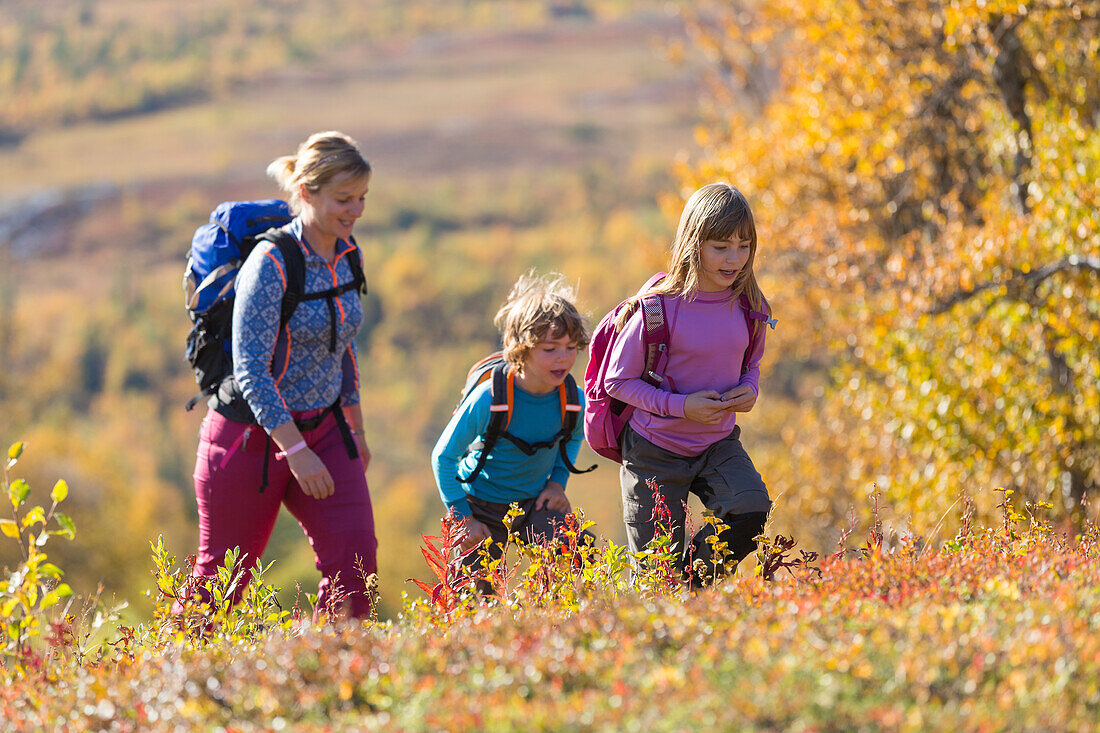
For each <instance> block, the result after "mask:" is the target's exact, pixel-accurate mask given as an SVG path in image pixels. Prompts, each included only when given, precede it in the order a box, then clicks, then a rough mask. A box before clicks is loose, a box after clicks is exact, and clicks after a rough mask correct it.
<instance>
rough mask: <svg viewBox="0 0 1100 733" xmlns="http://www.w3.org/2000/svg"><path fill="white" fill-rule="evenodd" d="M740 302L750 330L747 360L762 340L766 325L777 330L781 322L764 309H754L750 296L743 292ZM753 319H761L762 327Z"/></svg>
mask: <svg viewBox="0 0 1100 733" xmlns="http://www.w3.org/2000/svg"><path fill="white" fill-rule="evenodd" d="M738 303H739V304H740V305H741V309H742V310H743V311H744V313H745V326H746V328H748V330H749V346H748V348H747V349H746V350H745V355H746V361H747V360H748V358H747V357H748V355H749V354H751V353H752V352H754V351H756V345H757V344H758V343H759V342H760V336H761V334H762V333H763V330H762V329H763V328H764V327H765V326H771V328H772V330H775V325H776V324H777V323H779V320H778V319H776V318H770V317H768V314H767V313H765V312H762V311H758V310H754V309H753V307H752V304H751V303H750V302H749V296H747V295H745V294H744V293H741V298H740V299H739V301H738ZM753 321H759V322H760V327H759V328H757V327H756V326H755V325H754V324H753Z"/></svg>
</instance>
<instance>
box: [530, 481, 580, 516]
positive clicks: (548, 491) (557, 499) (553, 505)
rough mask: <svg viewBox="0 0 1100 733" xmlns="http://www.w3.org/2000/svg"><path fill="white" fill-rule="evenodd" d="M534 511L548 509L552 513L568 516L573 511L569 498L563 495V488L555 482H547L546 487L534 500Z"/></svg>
mask: <svg viewBox="0 0 1100 733" xmlns="http://www.w3.org/2000/svg"><path fill="white" fill-rule="evenodd" d="M535 509H539V510H542V509H549V510H550V511H554V512H562V513H563V514H568V513H569V512H570V511H572V510H573V506H572V505H571V504H570V503H569V498H568V497H567V496H566V495H565V487H564V486H562V485H561V484H559V483H558V482H557V481H547V482H546V486H545V487H544V488H543V490H542V491H541V492H539V496H538V498H537V499H535Z"/></svg>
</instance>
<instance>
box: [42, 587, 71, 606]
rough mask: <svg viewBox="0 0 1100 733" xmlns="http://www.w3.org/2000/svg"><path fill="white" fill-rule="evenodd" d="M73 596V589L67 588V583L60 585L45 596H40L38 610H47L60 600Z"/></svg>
mask: <svg viewBox="0 0 1100 733" xmlns="http://www.w3.org/2000/svg"><path fill="white" fill-rule="evenodd" d="M72 594H73V589H72V588H70V587H69V584H68V583H62V584H61V585H59V586H57V587H56V588H54V589H53V590H51V591H50V592H49V593H47V594H46V595H44V596H42V605H41V606H40V608H49V607H50V606H52V605H54V604H55V603H57V602H58V601H60V600H61V599H62V598H68V597H69V596H71V595H72Z"/></svg>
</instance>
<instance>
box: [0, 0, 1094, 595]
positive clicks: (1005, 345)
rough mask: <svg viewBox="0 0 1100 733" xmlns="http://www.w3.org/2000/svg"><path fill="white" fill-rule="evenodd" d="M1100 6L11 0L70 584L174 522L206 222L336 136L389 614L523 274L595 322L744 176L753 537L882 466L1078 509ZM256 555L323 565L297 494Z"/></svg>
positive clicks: (171, 530)
mask: <svg viewBox="0 0 1100 733" xmlns="http://www.w3.org/2000/svg"><path fill="white" fill-rule="evenodd" d="M1098 18H1100V8H1098V7H1097V4H1096V3H1095V2H1091V3H1090V2H1074V1H1072V0H1070V1H1069V2H1065V3H1055V4H1051V3H1045V2H1031V1H1026V2H1015V1H1014V2H1011V3H1009V2H1005V1H1002V0H953V1H952V2H941V1H940V0H913V1H912V2H907V3H901V4H881V5H880V4H870V5H869V4H866V3H860V2H856V1H855V0H822V2H820V3H815V4H814V5H813V6H812V7H810V6H805V5H804V4H803V3H802V2H801V0H771V1H768V2H765V1H764V0H759V1H758V0H742V1H741V2H737V3H731V2H712V1H710V0H707V1H705V2H703V1H700V2H693V3H676V2H658V1H653V2H650V1H649V0H638V1H633V2H627V1H626V0H623V1H621V2H620V1H617V0H572V1H569V0H560V1H551V0H461V1H460V0H455V1H454V2H432V1H431V0H403V1H402V0H356V1H354V2H353V1H352V0H296V1H295V2H289V1H287V0H268V1H267V2H258V1H255V0H235V1H232V2H231V1H230V0H202V1H199V0H174V1H173V2H161V1H160V0H78V1H76V2H71V1H63V0H35V1H31V0H6V2H4V3H3V4H2V5H0V102H2V104H0V171H3V173H4V175H3V176H0V364H2V365H3V366H2V369H0V439H3V440H6V441H7V442H8V443H10V442H13V441H15V440H25V441H26V442H27V443H28V445H29V446H30V450H28V452H27V454H26V457H25V458H24V460H23V461H22V462H21V463H20V470H21V471H23V475H25V476H26V477H27V478H28V479H29V480H30V482H31V484H32V486H34V487H36V488H38V489H39V490H45V488H46V487H48V486H50V485H52V483H53V481H54V480H56V479H57V478H60V477H63V478H65V479H66V480H67V481H68V483H69V485H70V487H71V489H72V490H71V494H70V498H69V500H68V502H67V504H68V505H70V507H71V510H72V514H73V515H74V518H75V520H76V524H77V528H78V534H77V539H76V542H74V543H73V544H72V547H70V548H58V549H57V550H56V552H57V554H58V557H57V558H56V559H57V561H58V564H59V565H61V566H62V567H64V568H65V569H66V571H67V578H68V580H69V582H70V583H71V585H72V586H73V587H74V589H76V590H77V591H78V592H84V593H89V592H94V590H95V588H96V586H97V585H98V584H99V583H102V584H103V586H104V588H105V590H104V593H105V595H107V596H108V597H110V596H111V595H115V596H118V597H120V598H126V599H129V600H130V601H131V602H132V603H133V604H134V606H135V608H136V612H137V613H139V614H140V613H142V612H143V610H144V608H145V606H143V603H144V602H143V600H142V599H141V597H140V594H141V591H142V590H144V589H146V588H149V587H150V585H151V583H150V579H149V577H148V570H149V560H148V554H149V553H148V542H149V540H150V539H153V538H155V537H156V536H157V535H158V534H163V535H165V538H166V540H167V542H168V545H169V547H171V548H172V549H173V551H174V552H176V553H177V554H179V555H186V554H188V553H191V552H193V551H194V548H195V542H196V538H197V529H196V523H195V516H194V513H195V509H194V497H193V491H192V488H191V479H190V474H191V470H192V467H193V462H194V449H195V443H196V434H197V431H198V426H199V422H200V420H201V410H196V411H195V412H191V413H188V412H185V411H184V410H183V405H184V403H185V402H186V401H187V399H188V398H189V397H190V396H191V395H192V394H193V393H194V391H195V390H194V382H193V380H192V378H191V374H190V372H189V371H188V369H187V365H186V363H185V362H184V361H183V358H182V345H183V340H184V336H185V334H186V333H187V330H188V325H189V324H188V320H187V317H186V314H185V312H184V309H183V303H182V291H181V290H180V281H181V277H182V271H183V266H184V260H185V256H186V251H187V247H188V244H189V241H190V237H191V234H192V232H193V231H194V229H195V227H196V226H198V225H199V224H201V223H202V222H204V221H205V220H206V217H207V216H208V214H209V211H210V210H211V209H212V208H213V207H214V206H215V205H216V204H217V203H218V202H220V201H222V200H225V199H230V198H237V199H247V198H266V197H269V196H274V195H277V190H276V188H275V186H274V184H273V182H271V181H270V180H268V179H266V178H265V177H264V174H263V171H264V169H265V167H266V164H267V163H268V162H269V161H270V160H272V159H273V158H275V157H277V156H279V155H283V154H286V153H288V152H292V151H293V150H294V149H295V147H296V146H297V144H298V143H299V142H300V141H301V140H303V139H304V138H305V137H306V136H307V135H308V134H309V133H311V132H313V131H316V130H320V129H339V130H342V131H344V132H347V133H349V134H351V135H352V136H353V137H355V138H356V139H357V140H358V141H359V142H360V144H361V146H362V149H363V150H364V152H365V154H366V155H367V157H368V158H369V159H370V161H371V163H372V164H373V166H374V168H375V176H374V179H373V180H372V185H371V193H370V195H369V197H368V200H367V209H366V213H365V215H364V217H363V219H362V220H361V222H360V224H359V225H358V227H357V237H358V240H359V242H360V244H361V245H362V247H363V249H364V255H365V264H366V271H367V275H368V280H369V283H370V295H369V296H368V297H367V300H366V303H365V306H366V310H367V314H368V318H367V324H366V327H365V328H364V329H363V332H362V334H361V336H360V344H359V346H360V353H361V355H362V358H361V368H362V372H363V373H362V383H363V385H364V390H363V391H364V407H365V413H366V421H367V430H368V440H369V442H370V445H371V448H372V451H373V454H374V460H373V462H372V464H371V469H370V472H369V476H368V478H369V481H370V484H371V490H372V496H373V499H374V503H375V512H376V521H377V524H378V527H379V539H380V550H379V561H380V571H381V581H382V593H383V602H384V609H383V612H384V613H386V614H392V613H394V612H395V610H396V609H397V608H398V607H399V604H398V601H399V599H400V594H401V593H402V591H403V590H406V589H408V588H409V586H408V585H407V584H405V583H404V580H405V579H406V578H408V577H410V576H414V575H423V570H422V562H421V561H420V559H419V553H417V552H416V551H415V547H416V546H417V544H418V538H419V534H420V533H424V532H434V531H436V530H437V529H438V518H439V516H440V513H441V504H440V502H439V499H438V497H437V495H436V491H435V488H434V484H433V481H432V478H431V472H430V469H429V466H428V453H429V451H430V448H431V445H432V444H433V442H434V440H435V439H436V437H437V436H438V434H439V431H440V430H441V429H442V427H443V425H444V424H445V422H446V420H447V418H448V417H449V415H450V412H451V409H452V407H453V405H454V402H455V400H456V398H457V392H458V388H459V386H460V384H461V381H462V378H463V377H464V375H465V372H466V369H467V368H468V366H469V364H470V363H472V362H473V361H474V360H476V359H477V358H479V357H480V356H481V355H483V354H484V353H486V352H488V351H489V350H491V349H493V348H494V346H495V333H494V331H493V329H492V326H491V317H492V314H493V313H494V312H495V309H496V307H497V305H498V304H499V302H500V301H501V300H502V299H503V297H504V296H505V295H506V293H507V291H508V288H509V286H510V284H511V283H512V282H513V281H514V280H515V278H516V277H517V276H518V275H519V274H520V273H522V272H524V271H526V270H528V269H530V268H538V269H540V270H550V269H553V270H558V271H561V272H563V273H565V274H566V275H567V276H569V277H570V278H571V279H574V280H576V281H577V282H578V283H579V290H580V294H581V306H582V308H583V309H584V310H586V311H587V313H588V314H589V315H590V316H591V318H592V320H593V322H594V321H595V320H597V319H598V318H599V317H600V316H601V315H602V314H603V313H604V312H605V311H606V310H607V309H608V308H610V307H611V306H613V305H614V304H615V303H616V302H618V301H619V300H621V299H622V298H623V297H625V296H626V295H628V294H630V293H632V292H633V291H634V289H635V288H636V287H637V286H638V285H639V284H640V283H641V282H642V281H643V280H644V279H645V278H646V277H647V276H648V275H649V274H650V273H652V272H653V271H655V270H656V269H659V268H661V267H662V266H663V264H664V253H665V250H666V247H667V244H668V242H669V240H670V239H671V236H672V233H673V230H674V227H675V222H676V218H677V217H678V214H679V210H680V208H681V206H682V202H683V200H684V198H685V197H686V195H687V194H689V193H690V192H691V190H693V189H694V188H695V187H696V186H697V185H699V184H701V183H704V182H707V181H710V180H715V179H728V180H731V181H733V182H734V183H735V184H736V185H738V186H739V187H741V188H742V190H744V191H745V192H746V194H747V195H748V196H749V198H750V200H751V201H752V202H753V206H754V211H755V213H756V216H757V225H758V228H759V230H760V233H761V249H760V254H759V256H758V260H757V272H758V275H759V276H760V279H761V282H762V285H763V287H764V290H765V293H766V294H767V295H768V297H769V299H770V301H771V303H772V306H773V308H774V309H775V311H776V313H777V315H778V316H779V318H780V327H779V329H778V330H776V331H775V332H771V333H769V341H768V344H769V349H768V352H767V355H766V357H765V362H764V375H763V378H762V384H763V395H762V398H761V400H760V402H759V403H758V405H757V407H756V409H755V410H754V411H753V412H752V413H751V414H749V415H746V416H745V417H744V420H743V421H742V422H743V423H744V425H745V428H746V430H745V437H744V441H745V443H746V446H747V448H748V449H749V451H750V452H751V453H752V455H753V456H754V459H755V460H756V462H757V464H758V466H759V467H760V469H761V471H762V473H763V474H764V477H765V479H766V481H767V482H768V484H769V487H770V489H771V491H772V496H773V499H775V500H776V510H775V512H774V515H773V525H772V527H771V529H770V531H772V532H782V533H784V534H793V535H794V536H795V537H796V538H797V539H798V540H799V541H800V543H801V544H800V547H805V548H807V549H811V550H815V551H819V552H829V551H831V550H832V549H833V547H834V546H835V542H836V540H837V537H838V535H839V534H840V533H841V532H843V531H844V529H845V528H846V527H847V526H848V525H849V521H850V519H849V516H850V512H853V511H856V512H858V513H861V514H866V513H867V512H868V511H869V506H870V505H869V502H868V501H867V497H868V495H869V494H870V493H871V492H873V491H877V492H879V493H880V494H881V495H882V496H883V497H884V498H885V503H886V506H887V509H886V510H885V515H884V516H883V518H884V519H885V521H886V523H887V527H888V528H894V529H903V528H905V527H906V526H910V527H912V528H913V529H914V531H915V532H916V533H917V534H918V535H920V536H922V537H925V538H926V539H927V540H928V541H937V538H939V539H943V538H946V537H948V536H950V534H951V532H953V530H954V526H953V523H954V522H955V521H956V520H954V519H950V518H949V519H947V520H946V522H945V523H944V522H942V521H941V520H942V518H943V517H945V516H946V515H948V514H950V511H949V509H950V507H952V506H954V505H955V503H956V502H957V501H958V500H959V498H960V496H961V494H963V493H966V494H969V495H971V496H974V497H975V506H976V510H977V511H979V512H981V513H983V514H985V515H987V516H989V515H991V514H995V513H996V505H997V504H998V503H999V502H1001V501H1002V499H1001V496H1002V495H1001V494H996V493H995V492H994V491H993V490H994V489H995V488H997V487H1005V488H1011V489H1013V490H1014V491H1015V492H1016V494H1015V497H1016V498H1015V499H1013V500H1012V502H1014V503H1013V506H1014V507H1015V508H1016V509H1018V510H1019V511H1032V510H1035V509H1036V508H1037V506H1038V503H1039V502H1042V503H1044V504H1046V505H1050V511H1052V512H1053V514H1054V516H1055V517H1057V518H1059V519H1065V520H1066V521H1067V525H1066V526H1071V525H1072V522H1073V520H1074V518H1075V517H1077V518H1080V517H1081V516H1082V513H1083V512H1090V513H1091V514H1093V515H1095V510H1091V509H1089V507H1088V504H1087V499H1088V498H1089V497H1090V496H1092V495H1094V494H1095V491H1096V490H1097V488H1098V487H1100V392H1098V385H1100V357H1098V354H1100V295H1098V291H1100V288H1097V284H1096V283H1097V279H1096V278H1097V275H1098V273H1100V223H1098V220H1097V218H1096V214H1095V212H1096V211H1097V208H1098V206H1100V193H1098V189H1097V180H1098V178H1100V135H1098V134H1097V123H1098V121H1100V101H1098V100H1100V94H1098V93H1097V89H1100V69H1098V67H1097V66H1096V64H1095V57H1096V52H1097V48H1098V45H1097V44H1098V42H1100V41H1098V37H1100V33H1098V23H1100V20H1098ZM583 362H584V359H581V360H580V363H578V365H577V367H576V369H575V373H576V374H577V375H578V376H579V375H580V374H581V373H582V371H583V368H584V363H583ZM594 460H596V459H595V456H593V455H592V454H591V452H589V451H587V449H585V451H584V453H583V454H582V457H581V462H582V463H583V462H585V461H589V462H591V461H594ZM618 493H619V489H618V478H617V470H616V467H615V466H614V465H612V464H608V463H606V462H603V465H602V467H601V469H600V470H598V471H596V472H594V473H592V474H589V475H586V476H581V477H577V478H575V479H574V480H573V481H572V482H571V484H570V494H571V497H572V499H573V501H574V503H575V505H578V506H580V507H582V508H583V509H584V510H585V511H586V513H587V514H588V516H589V517H590V518H592V519H593V520H595V521H596V522H597V523H598V526H597V531H598V532H599V533H601V534H602V535H603V536H606V537H609V538H612V539H614V540H616V541H622V539H623V538H622V529H621V523H620V519H619V512H620V508H619V498H618ZM1012 502H1010V503H1012ZM853 507H854V510H853ZM952 516H954V515H953V514H952ZM51 552H54V551H51ZM9 559H10V558H7V557H3V556H0V564H4V563H5V562H6V561H8V560H9ZM267 559H276V560H278V562H277V563H276V565H275V568H274V574H273V576H272V578H273V580H274V582H276V584H278V585H281V586H282V587H284V589H286V597H287V600H288V601H292V600H293V597H294V590H295V583H296V582H300V583H301V586H302V588H303V589H305V590H311V589H313V588H314V586H315V582H316V573H315V571H314V570H313V568H312V558H311V553H310V551H309V548H308V545H307V544H306V542H305V540H304V539H303V538H302V536H301V532H300V530H299V529H298V527H297V526H296V525H295V524H294V522H293V521H292V520H290V519H289V518H288V517H285V516H284V517H283V519H282V520H281V521H280V523H279V525H278V527H277V529H276V535H275V537H274V538H273V541H272V545H271V547H270V549H269V552H268V555H267Z"/></svg>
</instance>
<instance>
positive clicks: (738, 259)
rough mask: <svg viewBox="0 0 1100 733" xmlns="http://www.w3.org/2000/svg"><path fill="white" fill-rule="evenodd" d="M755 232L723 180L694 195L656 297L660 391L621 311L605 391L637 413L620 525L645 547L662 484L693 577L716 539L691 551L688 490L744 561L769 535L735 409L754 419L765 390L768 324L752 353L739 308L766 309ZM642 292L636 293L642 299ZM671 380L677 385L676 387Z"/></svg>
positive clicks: (630, 320) (633, 544)
mask: <svg viewBox="0 0 1100 733" xmlns="http://www.w3.org/2000/svg"><path fill="white" fill-rule="evenodd" d="M755 257H756V226H755V224H754V223H753V217H752V212H751V211H750V210H749V205H748V202H747V201H746V200H745V197H744V196H743V195H742V194H741V192H740V191H738V190H737V189H736V188H734V187H733V186H731V185H729V184H726V183H712V184H709V185H707V186H704V187H703V188H701V189H699V190H698V191H696V192H695V193H694V194H693V195H692V196H691V198H690V199H689V200H688V202H687V204H686V205H685V207H684V211H683V214H682V215H681V217H680V225H679V228H678V229H677V232H676V239H675V241H674V242H673V244H672V252H671V257H670V262H669V267H668V271H669V272H668V275H667V276H666V277H665V278H664V279H663V280H661V281H660V282H659V283H657V284H656V285H654V286H653V287H652V288H651V289H650V290H649V292H651V293H657V294H659V295H661V296H662V298H663V300H664V304H665V314H666V315H665V317H666V320H667V323H668V328H669V333H670V334H671V335H670V339H669V345H668V350H667V354H666V356H665V358H664V362H663V364H661V365H659V372H660V374H661V375H662V377H664V379H663V380H662V381H661V382H660V386H659V387H657V386H653V385H652V384H651V383H650V381H652V380H650V381H646V380H644V379H643V378H642V376H643V375H642V371H643V368H644V364H645V359H644V354H643V353H642V344H643V343H644V341H643V334H644V330H643V329H644V327H645V323H644V317H643V314H642V312H641V311H642V309H641V308H624V309H623V310H622V312H621V314H620V316H619V321H618V322H617V324H616V326H617V327H618V329H619V331H620V333H619V337H618V338H616V340H615V344H614V346H613V348H612V351H611V355H610V360H609V364H608V368H607V373H606V388H607V392H608V394H610V395H611V396H612V397H614V398H616V399H618V400H621V401H623V402H626V403H629V404H631V405H634V406H635V408H636V409H635V410H634V413H633V415H632V417H631V419H630V422H629V424H628V425H627V427H626V428H625V430H624V432H623V435H622V436H621V447H622V454H623V462H622V468H621V469H620V483H621V484H622V496H623V520H624V521H625V523H626V529H627V539H628V542H629V545H630V549H631V550H632V551H635V552H637V551H639V550H641V549H643V548H644V547H645V546H646V545H647V544H648V543H649V541H650V540H652V539H653V535H654V532H655V526H654V522H655V514H654V508H655V497H654V495H653V491H652V490H651V489H650V487H649V486H648V485H647V482H649V481H651V480H652V481H654V482H656V485H657V486H658V487H659V489H660V491H661V493H662V494H663V495H664V499H665V502H666V504H667V506H668V509H669V510H670V512H671V515H672V526H673V538H674V541H675V547H676V550H677V551H678V552H680V553H681V556H682V558H683V561H684V567H685V570H686V571H691V570H692V566H693V563H694V561H696V560H703V561H704V562H705V563H708V564H707V565H706V566H705V570H706V572H705V574H707V575H709V574H710V572H711V570H712V568H711V567H710V564H709V561H710V559H711V558H710V546H709V545H708V544H707V543H705V542H704V540H705V539H706V537H707V536H708V535H710V534H712V533H713V528H712V527H711V525H709V524H708V525H706V526H705V527H704V528H703V530H701V531H700V533H699V534H697V535H696V536H695V537H694V538H693V539H692V542H691V546H690V547H688V548H685V547H684V502H685V501H686V500H687V497H688V493H689V492H690V493H693V494H695V495H696V496H698V497H699V499H700V500H701V501H702V502H703V505H704V506H706V507H707V508H708V509H710V510H711V511H713V512H714V514H715V516H717V517H719V518H721V519H722V520H723V521H724V522H725V523H726V525H727V529H725V530H724V531H723V533H722V535H721V536H720V537H719V539H720V540H721V541H723V542H725V543H727V546H728V547H729V549H730V551H731V553H732V559H733V560H735V561H737V562H739V561H740V560H741V559H743V558H744V557H746V556H747V555H748V554H749V553H751V552H752V551H753V550H754V549H755V547H756V542H755V540H754V539H753V538H754V537H756V536H757V535H758V534H760V532H761V531H762V530H763V528H764V521H765V520H766V519H767V515H768V510H769V509H770V508H771V501H770V500H769V498H768V491H767V488H766V487H765V486H764V481H763V480H762V479H761V477H760V474H759V473H758V472H757V470H756V468H755V467H754V466H753V464H752V460H751V459H750V458H749V456H748V454H747V453H746V452H745V449H744V448H743V447H742V445H741V441H740V440H739V438H740V435H741V429H740V427H739V426H738V425H737V413H738V412H748V411H749V410H751V409H752V408H753V405H755V404H756V398H757V395H758V394H759V386H758V379H759V375H760V359H761V357H762V356H763V353H764V338H763V330H764V324H763V323H761V322H758V321H752V327H753V328H755V329H759V330H760V333H759V334H757V337H756V339H755V343H756V346H755V348H754V349H753V350H752V353H748V345H749V342H750V333H749V326H748V322H749V321H748V319H747V318H746V315H745V313H744V310H743V308H742V305H741V302H740V301H741V296H742V295H744V296H746V297H747V300H748V302H749V304H750V305H751V308H752V310H754V311H759V312H766V309H767V301H766V300H765V299H764V296H763V295H762V294H761V292H760V288H759V286H758V285H757V284H756V277H755V275H754V274H753V269H752V264H753V260H754V259H755ZM641 295H642V294H639V296H636V297H638V298H640V297H641ZM670 385H675V387H676V389H675V390H673V389H672V387H671V386H670Z"/></svg>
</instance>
